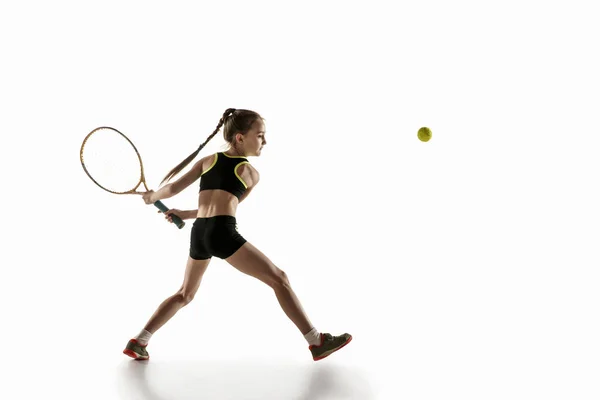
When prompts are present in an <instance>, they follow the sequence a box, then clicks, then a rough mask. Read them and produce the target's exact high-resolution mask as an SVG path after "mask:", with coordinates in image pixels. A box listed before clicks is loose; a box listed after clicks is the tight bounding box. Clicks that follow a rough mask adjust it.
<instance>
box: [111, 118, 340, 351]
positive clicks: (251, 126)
mask: <svg viewBox="0 0 600 400" xmlns="http://www.w3.org/2000/svg"><path fill="white" fill-rule="evenodd" d="M221 127H223V136H224V137H225V140H226V141H227V142H228V143H229V148H228V150H226V151H225V152H219V153H216V154H211V155H209V156H206V157H204V158H202V159H201V160H199V161H198V162H197V163H196V164H195V165H194V166H193V167H192V168H191V169H190V171H188V172H187V173H186V174H184V175H183V176H182V177H181V178H179V179H178V180H177V181H175V182H173V183H169V184H167V185H165V186H163V187H162V188H160V189H159V190H157V191H156V192H154V191H152V190H151V191H149V192H146V193H144V194H143V195H142V197H143V199H144V202H145V203H146V204H153V203H154V202H156V201H157V200H162V199H166V198H169V197H172V196H174V195H176V194H177V193H179V192H181V191H182V190H183V189H185V188H186V187H188V186H189V185H191V184H192V183H194V182H195V181H196V180H198V178H200V177H201V179H200V194H199V197H198V209H196V210H189V211H181V210H176V209H174V210H169V211H168V212H166V213H165V214H166V218H167V220H168V221H169V222H172V219H171V216H172V215H177V216H178V217H180V218H181V219H195V221H194V225H193V226H192V231H191V238H190V254H189V257H188V261H187V266H186V270H185V276H184V278H183V285H182V286H181V288H180V289H179V290H178V291H177V292H176V293H175V294H174V295H172V296H171V297H169V298H167V299H166V300H165V301H163V302H162V304H160V306H159V307H158V309H157V310H156V312H155V313H154V315H152V317H151V318H150V320H149V321H148V323H147V324H146V326H145V327H144V329H142V331H141V332H140V333H139V334H138V335H137V336H135V337H134V338H133V339H131V340H130V341H129V343H127V346H126V348H125V350H123V353H125V354H126V355H128V356H130V357H132V358H134V359H136V360H147V359H148V358H149V355H148V352H147V350H146V346H147V345H148V341H149V339H150V337H151V336H152V335H153V334H154V333H155V332H156V331H157V330H158V329H159V328H160V327H162V326H163V325H164V324H165V323H166V322H167V321H168V320H169V319H170V318H171V317H173V315H175V313H177V311H178V310H179V309H181V307H183V306H185V305H186V304H188V303H189V302H190V301H192V299H193V298H194V295H195V294H196V292H197V291H198V287H199V286H200V281H201V280H202V275H204V271H206V268H207V267H208V264H209V262H210V260H211V258H212V256H215V257H218V258H221V259H223V260H225V261H227V262H228V263H229V264H231V265H232V266H233V267H235V268H237V269H238V270H240V271H242V272H243V273H245V274H248V275H250V276H253V277H255V278H256V279H259V280H261V281H262V282H264V283H266V284H267V285H269V286H270V287H271V288H272V289H273V291H274V292H275V296H276V297H277V300H278V301H279V304H280V305H281V308H282V309H283V311H284V312H285V314H286V315H287V316H288V317H289V318H290V319H291V320H292V322H293V323H294V324H295V325H296V326H297V327H298V329H299V330H300V332H301V333H302V334H303V335H304V338H305V339H306V341H307V342H308V345H309V347H308V348H309V350H310V351H311V353H312V357H313V360H315V361H317V360H321V359H323V358H325V357H327V356H328V355H330V354H331V353H333V352H335V351H337V350H339V349H341V348H342V347H344V346H345V345H346V344H348V343H349V342H350V341H351V340H352V336H351V335H350V334H348V333H344V334H342V335H340V336H333V335H331V334H329V333H321V332H319V331H317V329H316V328H315V327H314V326H313V325H312V323H311V322H310V321H309V319H308V317H307V315H306V313H305V312H304V310H303V308H302V306H301V304H300V301H299V300H298V298H297V297H296V294H295V293H294V291H293V290H292V288H291V286H290V282H289V280H288V278H287V276H286V274H285V272H283V271H282V270H281V269H279V268H278V267H277V266H275V264H273V263H272V262H271V260H269V258H267V257H266V256H265V255H264V254H263V253H261V252H260V251H259V250H258V249H257V248H256V247H254V246H253V245H252V244H251V243H250V242H248V241H246V239H244V238H243V237H242V236H241V235H240V234H239V233H238V232H237V226H236V218H235V212H236V209H237V205H238V204H239V203H241V202H242V201H244V199H245V198H246V197H248V195H249V194H250V192H251V191H252V189H254V188H255V187H256V185H257V184H258V181H259V179H260V175H259V173H258V171H257V170H256V169H255V168H254V167H253V166H252V165H251V164H250V163H249V162H248V160H247V159H246V157H251V156H255V157H258V156H260V154H261V151H262V148H263V146H264V145H265V144H266V143H267V141H266V140H265V125H264V121H263V118H262V117H261V116H260V115H259V114H257V113H256V112H254V111H249V110H236V109H233V108H230V109H227V110H226V111H225V113H224V114H223V117H222V118H221V119H220V120H219V124H218V125H217V128H216V129H215V131H214V132H213V133H212V135H210V136H209V137H208V138H207V139H206V141H205V142H204V143H203V144H202V145H200V147H199V148H198V149H197V150H196V151H195V152H193V153H192V154H190V156H189V157H188V158H186V159H185V160H183V161H182V162H181V163H180V164H179V165H178V166H176V167H175V168H173V169H172V170H171V171H170V172H169V173H168V174H167V176H165V178H164V179H163V180H162V182H161V185H162V183H164V182H165V181H166V182H168V181H169V180H170V179H171V178H173V177H174V176H175V175H177V174H178V173H179V172H180V171H181V170H182V169H183V168H185V167H186V166H187V165H188V164H189V163H190V162H191V161H192V160H193V159H194V158H195V157H196V156H197V155H198V153H199V152H200V150H202V148H203V147H204V146H205V145H206V143H208V141H209V140H210V139H212V138H213V136H215V135H216V134H217V132H218V131H219V129H221Z"/></svg>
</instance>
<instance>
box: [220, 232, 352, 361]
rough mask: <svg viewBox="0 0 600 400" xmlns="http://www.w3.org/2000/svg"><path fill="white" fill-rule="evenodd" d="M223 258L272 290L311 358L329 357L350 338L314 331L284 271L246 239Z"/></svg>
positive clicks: (346, 334)
mask: <svg viewBox="0 0 600 400" xmlns="http://www.w3.org/2000/svg"><path fill="white" fill-rule="evenodd" d="M225 261H227V262H228V263H229V264H231V265H232V266H233V267H235V268H236V269H238V270H240V271H241V272H243V273H245V274H248V275H250V276H253V277H254V278H256V279H258V280H260V281H262V282H264V283H266V284H267V285H269V286H270V287H271V288H272V289H273V291H274V292H275V296H276V297H277V300H278V301H279V304H280V305H281V308H282V309H283V311H284V312H285V314H286V315H287V316H288V318H289V319H291V320H292V322H293V323H294V324H295V325H296V327H298V329H299V330H300V332H302V334H303V335H304V338H305V339H306V340H307V341H308V343H309V345H310V346H309V349H310V351H311V353H312V356H313V359H314V360H315V361H317V360H321V359H323V358H325V357H327V356H329V355H330V354H332V353H333V352H335V351H337V350H339V349H341V348H342V347H344V346H345V345H347V344H348V343H350V341H351V340H352V335H350V334H348V333H344V334H342V335H340V336H333V335H331V334H329V333H320V332H319V331H317V330H316V329H315V328H314V327H313V325H312V323H311V322H310V320H309V319H308V316H307V315H306V313H305V312H304V309H303V308H302V305H301V304H300V300H298V297H297V296H296V294H295V293H294V291H293V290H292V287H291V285H290V281H289V280H288V278H287V275H286V274H285V272H283V271H282V270H281V269H279V268H278V267H277V266H275V264H273V262H271V260H269V258H268V257H267V256H265V255H264V254H263V253H262V252H261V251H260V250H258V249H257V248H256V247H254V246H253V245H252V244H251V243H250V242H246V243H244V245H243V246H242V247H240V248H239V249H238V250H237V251H236V252H235V253H234V254H233V255H231V256H229V257H227V258H226V259H225Z"/></svg>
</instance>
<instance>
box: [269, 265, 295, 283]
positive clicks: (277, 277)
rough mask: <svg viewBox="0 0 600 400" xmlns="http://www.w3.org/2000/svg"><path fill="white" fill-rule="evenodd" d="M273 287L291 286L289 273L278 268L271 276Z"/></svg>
mask: <svg viewBox="0 0 600 400" xmlns="http://www.w3.org/2000/svg"><path fill="white" fill-rule="evenodd" d="M271 281H272V287H290V280H289V279H288V276H287V274H286V273H285V272H284V271H283V270H281V269H279V268H276V270H275V273H274V274H273V276H272V277H271Z"/></svg>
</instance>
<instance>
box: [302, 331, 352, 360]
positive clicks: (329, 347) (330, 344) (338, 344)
mask: <svg viewBox="0 0 600 400" xmlns="http://www.w3.org/2000/svg"><path fill="white" fill-rule="evenodd" d="M351 340H352V335H350V334H349V333H344V334H342V335H340V336H333V335H331V334H329V333H321V344H320V345H318V346H317V345H310V346H308V349H309V350H310V352H311V353H312V356H313V360H315V361H318V360H322V359H323V358H325V357H327V356H328V355H330V354H331V353H333V352H336V351H338V350H339V349H341V348H342V347H344V346H345V345H347V344H348V343H350V341H351Z"/></svg>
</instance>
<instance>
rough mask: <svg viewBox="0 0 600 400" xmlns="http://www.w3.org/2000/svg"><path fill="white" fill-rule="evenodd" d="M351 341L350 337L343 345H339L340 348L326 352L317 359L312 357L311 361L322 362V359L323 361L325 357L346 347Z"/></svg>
mask: <svg viewBox="0 0 600 400" xmlns="http://www.w3.org/2000/svg"><path fill="white" fill-rule="evenodd" d="M351 341H352V336H350V338H348V340H346V342H345V343H344V344H343V345H341V346H340V347H336V348H335V349H331V350H329V351H327V352H325V353H323V354H321V355H320V356H318V357H313V360H314V361H319V360H322V359H324V358H325V357H327V356H330V355H331V354H333V353H335V352H336V351H338V350H339V349H341V348H342V347H344V346H346V345H347V344H348V343H350V342H351Z"/></svg>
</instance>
